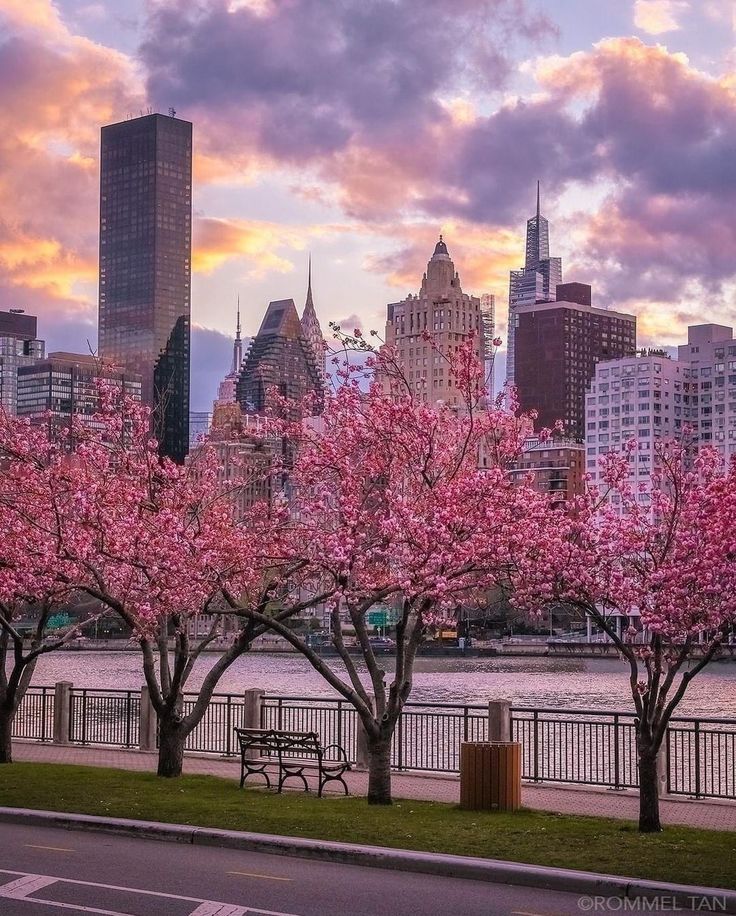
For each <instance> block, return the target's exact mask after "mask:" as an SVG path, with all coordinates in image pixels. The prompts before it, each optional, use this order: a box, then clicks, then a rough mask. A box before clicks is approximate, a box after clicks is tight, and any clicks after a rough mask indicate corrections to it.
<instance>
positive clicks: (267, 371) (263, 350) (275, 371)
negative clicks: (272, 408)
mask: <svg viewBox="0 0 736 916" xmlns="http://www.w3.org/2000/svg"><path fill="white" fill-rule="evenodd" d="M273 389H275V390H276V391H277V392H278V394H279V395H281V396H282V397H285V398H288V399H289V400H291V401H293V402H294V403H295V405H296V404H297V403H298V402H300V401H302V399H303V398H305V397H306V396H307V395H313V396H315V398H316V399H317V402H319V401H320V400H321V397H322V395H323V393H324V380H323V373H322V372H320V370H319V368H318V367H317V364H316V362H315V359H314V352H313V349H312V345H311V344H310V342H309V341H308V340H307V338H306V336H305V333H304V330H303V327H302V324H301V322H300V321H299V315H298V314H297V311H296V306H295V305H294V300H293V299H277V300H276V301H274V302H270V303H269V305H268V308H267V309H266V314H265V315H264V317H263V321H262V322H261V327H260V329H259V331H258V333H257V334H256V336H255V337H254V338H253V342H252V343H251V345H250V348H249V350H248V355H247V356H246V358H245V361H244V362H243V366H242V368H241V370H240V375H239V377H238V381H237V385H236V398H237V401H238V403H239V404H240V406H241V408H242V410H243V412H244V413H246V414H263V413H264V412H265V411H266V410H267V408H268V407H269V405H270V391H271V390H273ZM295 410H296V407H295Z"/></svg>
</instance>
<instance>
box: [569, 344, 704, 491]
mask: <svg viewBox="0 0 736 916" xmlns="http://www.w3.org/2000/svg"><path fill="white" fill-rule="evenodd" d="M696 391H697V382H696V381H695V380H693V378H692V370H691V368H690V365H689V363H681V362H679V361H678V360H675V359H668V358H667V356H665V355H663V354H659V353H649V354H647V355H646V356H628V357H624V358H622V359H614V360H609V361H606V362H601V363H598V365H597V366H596V372H595V376H594V378H593V380H592V382H591V383H590V385H589V386H588V391H587V394H586V397H585V428H586V436H585V466H586V471H587V473H588V474H590V475H591V481H592V482H593V483H600V471H599V467H598V460H599V458H600V456H601V455H605V454H606V452H609V451H619V450H620V449H621V447H622V446H623V445H624V444H625V443H626V442H628V441H629V440H630V439H632V438H635V439H636V440H637V449H636V452H635V453H634V454H633V456H632V478H633V479H632V484H639V483H642V482H646V480H647V479H648V477H649V474H650V471H651V468H652V456H653V453H654V442H655V441H656V440H657V439H663V438H664V439H666V438H671V437H676V436H678V435H679V434H680V433H681V432H682V429H683V427H684V426H686V425H693V420H694V419H695V418H696V415H697V394H696ZM644 499H646V496H645V495H644V494H642V501H644Z"/></svg>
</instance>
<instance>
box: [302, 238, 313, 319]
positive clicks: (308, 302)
mask: <svg viewBox="0 0 736 916" xmlns="http://www.w3.org/2000/svg"><path fill="white" fill-rule="evenodd" d="M307 309H311V310H312V311H314V300H313V299H312V252H311V251H310V252H309V268H308V272H307V300H306V302H305V303H304V311H305V312H306V311H307Z"/></svg>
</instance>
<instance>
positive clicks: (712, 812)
mask: <svg viewBox="0 0 736 916" xmlns="http://www.w3.org/2000/svg"><path fill="white" fill-rule="evenodd" d="M13 754H14V759H15V760H18V761H21V760H28V761H36V762H39V763H75V764H84V765H86V766H100V767H117V768H119V769H123V770H144V771H150V770H155V769H156V756H155V754H151V753H142V752H141V751H135V750H121V749H118V748H102V747H75V746H70V747H63V746H59V745H53V744H39V743H34V742H25V741H15V742H14V744H13ZM184 772H186V773H204V774H208V775H211V776H224V777H226V778H231V779H237V778H238V777H239V774H240V763H239V761H238V760H236V759H235V758H222V757H208V756H204V755H202V756H200V755H196V754H187V756H186V758H185V761H184ZM348 784H349V786H350V792H351V794H353V795H365V794H366V792H367V789H368V776H367V773H365V772H363V771H357V772H356V771H353V772H351V773H349V774H348ZM392 785H393V794H394V796H395V797H396V798H417V799H428V800H430V801H442V802H448V803H450V804H457V803H458V802H459V800H460V780H459V778H458V777H457V776H430V775H419V774H407V773H395V774H394V776H393V782H392ZM522 803H523V805H524V807H526V808H534V809H537V810H539V811H554V812H557V813H559V814H588V815H593V816H599V817H619V818H626V819H629V820H636V818H637V817H638V807H639V797H638V795H637V794H636V793H634V792H628V791H624V792H612V791H610V790H607V789H591V788H589V787H585V788H583V787H577V786H575V787H568V786H564V787H563V786H559V785H551V784H545V785H530V784H528V783H525V784H524V787H523V790H522ZM661 817H662V822H663V823H665V824H684V825H686V826H690V827H704V828H707V829H709V830H736V802H730V801H722V802H721V801H709V802H701V801H691V800H689V799H686V798H682V799H678V798H670V799H662V801H661Z"/></svg>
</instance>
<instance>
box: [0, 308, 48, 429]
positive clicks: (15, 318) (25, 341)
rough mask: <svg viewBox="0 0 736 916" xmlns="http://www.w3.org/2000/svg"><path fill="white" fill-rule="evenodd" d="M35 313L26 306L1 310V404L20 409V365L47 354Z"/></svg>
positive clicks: (13, 409) (28, 363)
mask: <svg viewBox="0 0 736 916" xmlns="http://www.w3.org/2000/svg"><path fill="white" fill-rule="evenodd" d="M37 324H38V321H37V319H36V316H35V315H26V314H25V313H24V312H23V310H22V309H11V310H10V311H9V312H0V408H2V410H4V411H5V412H6V413H9V414H14V413H16V405H17V400H18V369H19V368H20V367H21V366H32V365H33V364H34V363H35V362H37V361H38V360H39V359H43V356H44V349H45V346H44V342H43V341H42V340H39V339H38V329H37Z"/></svg>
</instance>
